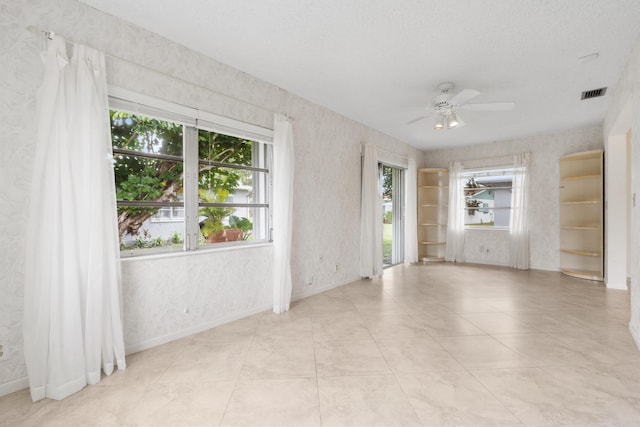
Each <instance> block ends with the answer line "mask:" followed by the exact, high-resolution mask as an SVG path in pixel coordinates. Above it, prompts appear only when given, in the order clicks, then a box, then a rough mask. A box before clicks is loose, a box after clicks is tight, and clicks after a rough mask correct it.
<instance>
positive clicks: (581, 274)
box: [560, 268, 604, 282]
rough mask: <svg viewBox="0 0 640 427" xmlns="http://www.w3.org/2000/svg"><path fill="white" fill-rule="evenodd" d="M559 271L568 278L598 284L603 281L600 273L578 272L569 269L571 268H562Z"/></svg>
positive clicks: (591, 271) (590, 271)
mask: <svg viewBox="0 0 640 427" xmlns="http://www.w3.org/2000/svg"><path fill="white" fill-rule="evenodd" d="M560 271H561V272H563V273H564V274H566V275H568V276H573V277H577V278H579V279H587V280H597V281H599V282H602V281H603V280H604V279H603V277H602V272H601V271H595V270H578V269H571V268H562V269H560Z"/></svg>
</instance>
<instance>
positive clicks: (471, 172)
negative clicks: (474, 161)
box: [460, 164, 515, 231]
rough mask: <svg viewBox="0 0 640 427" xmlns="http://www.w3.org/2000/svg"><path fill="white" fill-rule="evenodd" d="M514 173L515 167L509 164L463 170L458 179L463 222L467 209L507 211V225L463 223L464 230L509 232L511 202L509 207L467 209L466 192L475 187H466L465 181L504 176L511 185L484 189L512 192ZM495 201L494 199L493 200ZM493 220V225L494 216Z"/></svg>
mask: <svg viewBox="0 0 640 427" xmlns="http://www.w3.org/2000/svg"><path fill="white" fill-rule="evenodd" d="M514 171H515V167H514V165H512V164H510V165H497V166H485V167H479V168H473V169H465V170H464V171H463V172H462V173H461V175H460V179H462V180H463V189H462V191H463V195H462V197H463V200H464V208H463V209H464V211H465V215H464V216H463V222H464V219H465V218H466V215H467V211H468V210H469V209H476V210H478V211H480V210H487V211H493V212H495V210H497V209H498V210H502V209H507V210H508V211H509V225H506V226H505V225H490V226H489V225H479V224H464V223H463V227H464V229H465V230H485V231H490V230H493V231H510V230H511V215H512V211H513V207H512V206H511V200H509V206H508V207H507V206H502V207H495V206H494V207H483V206H479V207H476V208H473V207H467V205H466V200H467V196H466V191H469V190H471V189H473V188H475V187H467V186H466V182H467V180H469V179H470V178H476V177H479V178H482V177H486V176H496V177H498V176H505V177H507V176H508V177H511V185H510V186H508V187H507V186H500V187H486V188H487V189H500V190H506V189H508V190H509V191H510V192H512V191H513V175H514ZM494 200H495V199H494ZM493 218H494V223H495V214H494V216H493Z"/></svg>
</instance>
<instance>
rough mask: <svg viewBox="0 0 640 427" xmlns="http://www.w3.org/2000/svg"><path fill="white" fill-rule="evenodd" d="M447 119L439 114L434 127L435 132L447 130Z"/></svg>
mask: <svg viewBox="0 0 640 427" xmlns="http://www.w3.org/2000/svg"><path fill="white" fill-rule="evenodd" d="M445 127H446V126H445V117H444V114H438V118H437V119H436V124H435V125H434V126H433V129H435V130H444V129H445Z"/></svg>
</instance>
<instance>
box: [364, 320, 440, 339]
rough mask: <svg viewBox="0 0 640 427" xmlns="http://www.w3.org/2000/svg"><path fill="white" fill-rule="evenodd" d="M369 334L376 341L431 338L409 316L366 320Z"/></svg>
mask: <svg viewBox="0 0 640 427" xmlns="http://www.w3.org/2000/svg"><path fill="white" fill-rule="evenodd" d="M365 321H366V322H367V328H369V332H371V335H372V336H373V338H374V339H376V340H384V339H394V338H426V337H429V334H428V333H427V331H426V330H425V329H424V328H423V327H422V325H421V324H420V323H419V322H417V321H416V320H415V319H414V318H413V317H411V316H409V315H405V316H376V317H374V318H365Z"/></svg>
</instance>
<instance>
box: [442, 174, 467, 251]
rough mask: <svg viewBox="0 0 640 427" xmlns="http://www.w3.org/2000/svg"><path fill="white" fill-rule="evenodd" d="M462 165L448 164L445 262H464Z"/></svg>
mask: <svg viewBox="0 0 640 427" xmlns="http://www.w3.org/2000/svg"><path fill="white" fill-rule="evenodd" d="M462 172H463V168H462V163H460V162H454V163H451V164H449V212H448V216H447V246H446V248H445V260H446V261H450V262H464V213H465V210H464V207H465V206H464V181H463V179H462Z"/></svg>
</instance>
